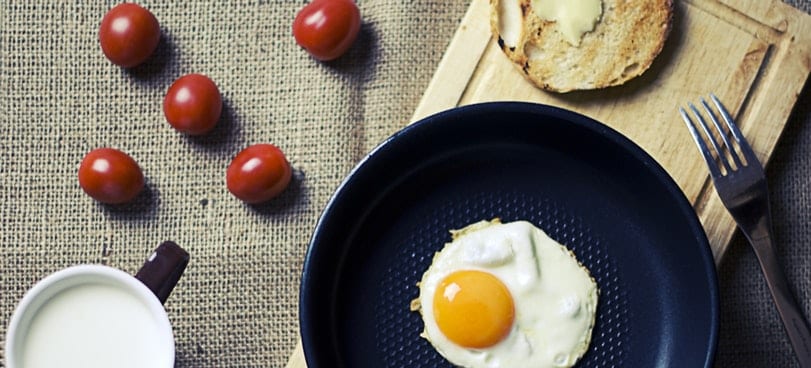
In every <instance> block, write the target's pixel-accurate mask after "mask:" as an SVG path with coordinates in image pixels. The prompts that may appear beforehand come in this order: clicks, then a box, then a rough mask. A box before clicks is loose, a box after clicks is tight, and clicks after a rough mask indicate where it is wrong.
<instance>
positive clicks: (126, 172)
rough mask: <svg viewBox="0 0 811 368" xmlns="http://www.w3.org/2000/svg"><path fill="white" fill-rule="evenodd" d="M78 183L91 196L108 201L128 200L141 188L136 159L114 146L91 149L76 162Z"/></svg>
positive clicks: (142, 180) (139, 171)
mask: <svg viewBox="0 0 811 368" xmlns="http://www.w3.org/2000/svg"><path fill="white" fill-rule="evenodd" d="M79 185H80V186H81V187H82V189H83V190H84V191H85V193H87V195H89V196H90V197H92V198H93V199H95V200H97V201H99V202H102V203H109V204H119V203H124V202H129V201H130V200H132V199H133V198H135V196H136V195H138V193H140V192H141V190H142V189H143V188H144V174H143V173H142V172H141V168H140V167H138V164H137V163H136V162H135V160H133V159H132V157H130V156H129V155H127V154H126V153H124V152H121V151H119V150H117V149H114V148H99V149H95V150H93V151H90V153H88V154H87V155H86V156H85V157H84V159H82V163H81V164H80V165H79Z"/></svg>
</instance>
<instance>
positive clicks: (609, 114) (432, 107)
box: [287, 0, 811, 368]
mask: <svg viewBox="0 0 811 368" xmlns="http://www.w3.org/2000/svg"><path fill="white" fill-rule="evenodd" d="M809 70H811V16H809V15H808V14H806V13H804V12H801V11H799V10H797V9H795V8H793V7H791V6H789V5H786V4H784V3H782V2H780V1H779V0H676V1H675V17H674V24H673V29H672V32H671V34H670V36H669V39H668V41H667V43H666V45H665V48H664V50H663V51H662V54H660V55H659V57H657V59H656V60H655V61H654V63H653V65H652V66H651V68H650V69H649V70H648V71H647V72H645V73H644V74H643V75H642V76H640V77H638V78H636V79H634V80H631V81H629V82H628V83H626V84H625V85H623V86H619V87H613V88H609V89H604V90H597V91H583V92H573V93H568V94H555V93H548V92H544V91H542V90H539V89H537V88H535V87H534V86H533V85H532V84H531V83H529V82H528V81H526V80H525V79H524V77H523V76H522V74H521V73H520V72H519V71H518V69H517V68H516V67H514V66H513V65H512V64H511V63H510V62H509V61H508V60H507V58H506V57H505V56H504V55H503V54H502V51H501V50H500V49H499V47H498V45H497V44H496V42H495V41H494V40H492V39H491V37H490V25H489V4H488V0H472V2H471V5H470V8H469V10H468V12H467V13H466V14H465V16H464V18H463V19H462V22H461V24H460V26H459V28H458V29H457V31H456V33H455V35H454V37H453V39H452V40H451V43H450V45H449V46H448V49H447V51H446V52H445V54H444V56H443V58H442V60H441V61H440V63H439V65H438V67H437V70H436V72H435V74H434V77H433V79H432V80H431V82H430V84H429V86H428V88H427V89H426V92H425V94H424V95H423V98H422V100H421V102H420V104H419V106H418V107H417V109H416V111H415V113H414V115H413V117H412V119H411V121H417V120H419V119H421V118H423V117H426V116H429V115H431V114H433V113H436V112H440V111H443V110H446V109H449V108H452V107H456V106H462V105H468V104H472V103H478V102H488V101H528V102H536V103H543V104H548V105H554V106H558V107H563V108H566V109H570V110H573V111H576V112H579V113H581V114H584V115H587V116H590V117H592V118H594V119H596V120H598V121H601V122H603V123H605V124H606V125H608V126H610V127H612V128H614V129H615V130H617V131H619V132H620V133H622V134H623V135H625V136H627V137H628V138H630V139H631V140H632V141H634V142H635V143H637V144H638V145H639V146H641V147H642V148H643V149H644V150H645V151H647V152H648V153H649V154H650V155H651V156H653V158H654V159H656V160H657V161H658V162H659V163H660V164H661V165H662V166H663V167H664V168H665V170H667V171H668V173H670V175H671V176H672V177H673V178H674V179H675V181H676V183H677V184H678V185H679V187H680V188H681V189H682V190H683V191H684V193H685V195H686V196H687V198H688V199H689V200H690V201H691V202H692V203H693V206H694V208H695V210H696V212H697V214H698V216H699V219H700V220H701V222H702V224H703V226H704V229H705V230H706V232H707V237H708V238H709V241H710V246H711V248H712V252H713V256H714V257H715V260H716V263H718V262H720V260H721V258H722V256H723V255H724V253H725V251H726V249H727V246H728V244H729V241H730V239H731V238H732V235H733V233H734V231H735V224H734V222H733V220H732V218H731V217H730V216H729V214H728V213H727V211H726V209H725V208H724V207H723V205H722V204H721V201H720V199H719V198H718V196H717V194H716V193H715V189H714V188H713V187H712V182H711V180H710V179H709V176H708V172H707V168H706V165H705V163H704V162H703V159H702V158H701V156H700V154H699V152H698V150H697V149H696V147H695V143H693V141H692V138H691V137H690V135H689V132H688V131H687V128H686V127H685V125H684V122H683V121H682V120H681V118H680V116H679V114H678V108H679V106H685V105H686V104H687V103H688V102H697V101H698V99H699V98H700V97H706V96H707V95H709V93H715V94H716V95H717V96H718V97H719V98H720V99H721V101H722V102H723V103H724V104H725V105H726V106H727V108H728V109H729V110H730V111H731V112H732V114H733V115H734V116H735V119H736V121H737V122H738V124H739V125H740V126H741V129H742V130H743V133H744V134H745V136H746V137H747V138H748V140H749V142H750V143H751V145H752V146H753V148H754V150H755V152H756V153H757V154H758V156H759V158H760V159H761V160H762V161H763V162H764V163H767V162H768V160H769V158H770V156H771V154H772V152H773V151H774V148H775V146H776V144H777V141H778V139H779V137H780V134H781V133H782V131H783V128H784V126H785V124H786V121H787V120H788V118H789V115H790V114H791V111H792V109H793V107H794V104H795V103H796V101H797V98H798V95H799V93H800V91H801V90H802V88H803V85H804V84H805V82H806V80H807V78H808V75H809ZM287 368H306V362H305V360H304V355H303V352H302V349H301V344H300V343H299V345H298V346H297V347H296V350H295V351H294V352H293V354H292V355H291V358H290V361H289V362H288V364H287Z"/></svg>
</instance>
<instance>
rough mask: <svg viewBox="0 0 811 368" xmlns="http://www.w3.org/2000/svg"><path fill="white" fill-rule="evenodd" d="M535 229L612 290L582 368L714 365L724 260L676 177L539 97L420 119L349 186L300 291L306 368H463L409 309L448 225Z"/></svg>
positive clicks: (340, 193)
mask: <svg viewBox="0 0 811 368" xmlns="http://www.w3.org/2000/svg"><path fill="white" fill-rule="evenodd" d="M494 217H499V218H501V219H502V220H503V221H504V222H508V221H515V220H528V221H530V222H532V223H533V224H535V225H536V226H538V227H540V228H542V229H544V230H545V231H546V232H547V233H548V234H549V235H550V236H551V237H552V238H554V239H555V240H557V241H559V242H560V243H562V244H564V245H566V246H567V247H569V249H571V250H572V251H573V252H574V253H575V254H576V255H577V258H578V259H579V260H580V262H582V263H583V265H585V266H586V267H588V269H589V270H590V271H591V274H592V275H593V276H594V278H595V279H596V281H597V284H598V287H599V290H600V300H599V305H598V308H597V319H596V324H595V327H594V331H593V337H592V342H591V345H590V347H589V350H588V352H587V353H586V354H585V356H584V357H583V358H582V360H581V361H580V362H579V363H578V365H577V366H578V367H711V366H712V362H713V356H714V352H715V347H716V342H717V338H718V313H719V309H718V308H719V306H718V290H717V280H716V274H715V267H714V262H713V260H712V256H711V254H710V249H709V245H708V244H707V239H706V236H705V234H704V232H703V230H702V228H701V225H700V223H699V221H698V219H697V218H696V215H695V212H694V211H693V209H692V207H691V206H690V203H688V201H687V200H686V198H685V197H684V195H683V194H682V192H681V191H680V190H679V189H678V187H677V186H676V184H675V182H674V181H673V180H672V179H671V178H670V176H668V174H667V173H666V172H665V171H664V170H663V169H662V168H661V166H659V165H658V164H657V163H656V162H655V161H654V160H653V159H652V158H651V157H650V156H649V155H647V154H646V153H645V152H644V151H642V150H641V149H640V148H639V147H638V146H636V145H635V144H634V143H632V142H631V141H629V140H628V139H626V138H624V137H623V136H621V135H620V134H618V133H617V132H615V131H613V130H612V129H610V128H608V127H607V126H605V125H603V124H600V123H599V122H596V121H594V120H591V119H589V118H587V117H584V116H582V115H578V114H576V113H573V112H569V111H565V110H561V109H558V108H554V107H550V106H544V105H537V104H528V103H517V102H516V103H511V102H501V103H485V104H478V105H471V106H467V107H461V108H456V109H453V110H449V111H446V112H443V113H439V114H437V115H434V116H431V117H428V118H426V119H424V120H422V121H419V122H417V123H415V124H412V125H410V126H408V127H407V128H405V129H403V130H402V131H401V132H399V133H397V134H395V135H394V136H392V137H391V138H390V139H388V140H386V141H385V142H383V143H382V144H381V145H380V146H379V147H378V148H376V149H375V150H374V151H373V152H372V153H370V154H369V155H368V156H367V157H366V158H365V159H364V160H363V161H362V162H361V163H360V164H359V165H358V166H357V167H356V168H355V169H354V170H353V171H352V173H351V174H350V175H349V176H348V177H347V179H346V180H345V181H344V183H343V184H342V185H341V186H340V187H339V188H338V190H337V191H336V193H335V195H334V196H333V198H332V199H331V200H330V202H329V204H328V205H327V207H326V209H325V210H324V212H323V214H322V217H321V219H320V220H319V222H318V224H317V226H316V229H315V233H314V235H313V237H312V241H311V244H310V248H309V250H308V254H307V258H306V260H305V264H304V271H303V275H302V284H301V295H300V303H301V306H300V307H301V308H300V319H301V334H302V344H303V347H304V352H305V357H306V359H307V363H308V366H309V368H325V367H353V368H364V367H370V368H371V367H375V368H377V367H452V365H451V364H450V363H448V362H447V361H446V360H444V359H443V358H442V357H441V356H440V355H439V354H438V353H436V352H435V351H434V349H433V347H431V345H430V344H429V343H428V342H427V341H426V340H425V339H423V338H420V336H419V335H420V332H421V331H422V329H423V325H422V319H421V317H420V315H419V313H416V312H411V311H410V310H409V303H410V301H411V300H412V299H414V298H416V297H417V295H418V288H417V285H416V284H417V282H418V281H419V280H420V278H421V276H422V273H423V272H424V271H425V270H426V269H427V268H428V265H429V264H430V263H431V258H432V256H433V254H434V253H435V252H437V251H439V250H440V249H441V248H442V247H443V245H444V243H446V242H448V241H450V234H449V233H448V230H450V229H458V228H461V227H463V226H465V225H467V224H470V223H473V222H476V221H479V220H482V219H491V218H494Z"/></svg>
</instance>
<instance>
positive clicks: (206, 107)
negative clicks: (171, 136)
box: [163, 74, 222, 135]
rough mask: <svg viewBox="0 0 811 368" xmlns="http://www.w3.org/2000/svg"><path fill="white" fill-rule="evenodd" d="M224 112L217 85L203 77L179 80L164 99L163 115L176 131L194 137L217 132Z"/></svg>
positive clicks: (188, 77) (187, 77)
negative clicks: (216, 127) (218, 121)
mask: <svg viewBox="0 0 811 368" xmlns="http://www.w3.org/2000/svg"><path fill="white" fill-rule="evenodd" d="M221 112H222V96H220V90H219V89H218V88H217V85H216V84H214V82H213V81H212V80H211V79H209V78H208V77H206V76H205V75H202V74H187V75H184V76H182V77H180V78H178V79H177V80H176V81H175V82H174V83H172V86H171V87H169V90H168V91H167V92H166V97H164V99H163V115H164V116H166V121H168V122H169V124H171V125H172V127H173V128H175V129H177V130H178V131H181V132H183V133H187V134H191V135H200V134H205V133H208V132H209V131H211V129H214V125H216V124H217V120H219V119H220V113H221Z"/></svg>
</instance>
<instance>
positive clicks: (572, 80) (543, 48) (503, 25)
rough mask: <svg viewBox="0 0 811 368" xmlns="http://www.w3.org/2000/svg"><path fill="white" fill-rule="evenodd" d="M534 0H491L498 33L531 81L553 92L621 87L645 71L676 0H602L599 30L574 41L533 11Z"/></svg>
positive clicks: (665, 33) (494, 28) (659, 44)
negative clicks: (574, 42)
mask: <svg viewBox="0 0 811 368" xmlns="http://www.w3.org/2000/svg"><path fill="white" fill-rule="evenodd" d="M533 1H569V0H490V25H491V28H492V33H493V37H496V39H497V40H498V44H499V46H500V47H501V49H502V50H504V53H505V54H506V55H507V57H508V58H509V59H510V60H511V61H512V62H513V63H514V64H515V65H516V66H518V68H519V69H520V70H521V72H522V73H523V74H524V76H526V78H527V79H529V80H530V81H531V82H532V83H534V84H535V85H537V86H538V87H540V88H543V89H545V90H548V91H554V92H569V91H573V90H586V89H598V88H605V87H610V86H616V85H620V84H623V83H625V82H627V81H628V80H630V79H632V78H634V77H636V76H639V75H641V74H642V73H643V72H645V71H646V70H647V69H648V68H649V67H650V65H651V63H653V60H654V58H656V56H657V55H659V53H660V52H661V51H662V48H663V47H664V43H665V40H666V39H667V36H668V34H669V32H670V28H671V25H672V19H673V2H672V0H602V4H601V5H602V15H601V16H600V19H599V20H598V21H597V23H596V25H595V27H594V29H593V30H592V31H590V32H586V33H584V34H583V36H582V37H581V38H580V40H579V41H580V44H579V45H573V44H572V43H570V41H567V39H566V38H565V37H564V35H563V33H562V32H561V31H560V30H558V29H556V26H557V24H556V22H555V21H547V20H543V19H541V18H540V17H538V15H537V14H536V12H535V11H533V9H532V2H533Z"/></svg>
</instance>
